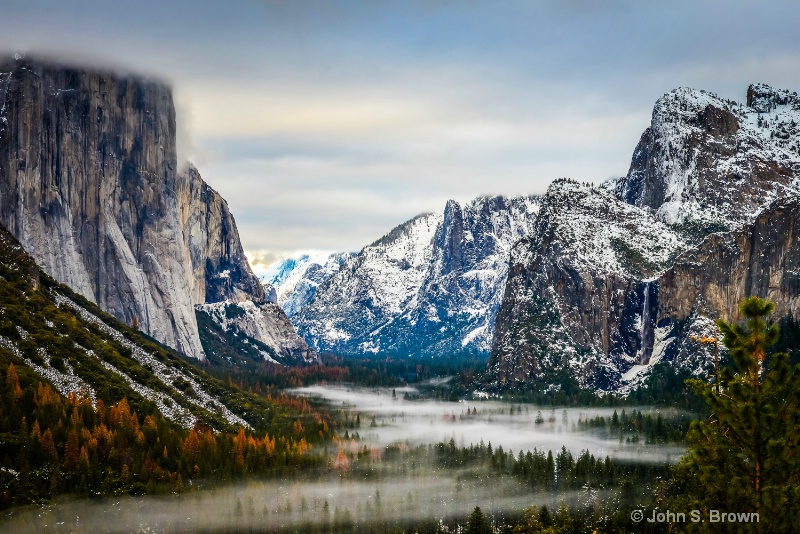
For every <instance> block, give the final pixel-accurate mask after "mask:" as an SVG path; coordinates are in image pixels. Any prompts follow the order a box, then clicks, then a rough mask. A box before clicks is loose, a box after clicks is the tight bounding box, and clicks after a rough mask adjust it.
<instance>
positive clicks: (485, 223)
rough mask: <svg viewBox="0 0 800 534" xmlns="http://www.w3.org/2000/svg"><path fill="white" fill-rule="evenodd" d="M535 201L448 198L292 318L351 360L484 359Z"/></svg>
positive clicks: (354, 264)
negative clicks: (515, 248) (511, 259)
mask: <svg viewBox="0 0 800 534" xmlns="http://www.w3.org/2000/svg"><path fill="white" fill-rule="evenodd" d="M537 210H538V199H537V198H536V197H513V198H505V197H480V198H477V199H475V200H473V201H471V202H469V203H467V204H465V205H463V206H462V205H460V204H459V203H458V202H455V201H452V200H451V201H449V202H448V203H447V205H446V206H445V209H444V211H443V212H437V213H426V214H422V215H419V216H417V217H415V218H413V219H411V220H410V221H407V222H406V223H403V224H402V225H400V226H398V227H397V228H395V229H394V230H392V231H391V232H389V233H388V234H387V235H385V236H384V237H382V238H381V239H379V240H377V241H375V242H374V243H372V244H371V245H369V246H366V247H364V249H363V250H362V251H361V252H360V253H359V254H358V255H357V256H354V257H352V258H349V259H347V260H346V261H345V262H344V263H343V264H342V266H341V268H340V269H339V270H338V272H336V273H335V274H334V275H333V276H332V277H330V278H329V279H328V280H327V281H326V282H325V283H323V284H322V285H320V286H319V287H318V288H317V292H316V296H315V297H314V299H313V300H312V301H311V302H310V303H309V304H308V305H306V306H305V307H304V308H303V309H301V310H300V312H299V313H297V314H296V315H294V316H293V317H292V320H293V322H294V324H295V325H296V326H297V328H298V332H300V334H301V335H303V336H304V337H305V339H306V340H307V341H308V342H309V343H310V344H311V345H312V346H313V347H314V348H316V349H317V350H320V351H323V350H324V351H334V352H338V353H349V354H363V353H376V354H392V355H397V356H450V355H465V354H487V353H488V351H489V347H490V342H491V338H492V332H493V327H494V316H495V314H496V312H497V308H498V307H499V305H500V300H501V298H502V291H503V287H504V286H505V279H506V276H507V274H508V256H509V253H510V251H511V247H512V245H513V244H514V242H516V241H517V240H519V239H520V238H522V237H524V236H525V235H527V234H528V233H529V232H530V230H531V228H532V224H533V221H534V217H535V214H536V212H537Z"/></svg>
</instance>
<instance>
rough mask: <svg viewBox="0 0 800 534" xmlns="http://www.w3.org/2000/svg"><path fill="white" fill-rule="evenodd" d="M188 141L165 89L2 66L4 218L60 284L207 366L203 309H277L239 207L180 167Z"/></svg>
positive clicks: (139, 81)
mask: <svg viewBox="0 0 800 534" xmlns="http://www.w3.org/2000/svg"><path fill="white" fill-rule="evenodd" d="M175 133H176V128H175V109H174V105H173V102H172V94H171V91H170V89H169V87H168V86H167V85H165V84H163V83H161V82H158V81H155V80H148V79H145V78H142V77H138V76H133V75H124V74H118V73H115V72H111V71H103V70H95V69H87V68H78V67H64V66H62V65H56V64H51V63H48V62H43V61H36V60H30V59H26V58H19V59H17V58H15V59H13V60H7V61H5V62H3V63H2V64H0V223H2V224H3V225H4V226H6V227H7V228H8V229H9V230H10V231H11V232H12V234H14V235H15V236H16V237H17V238H18V239H19V241H20V242H21V243H22V245H23V246H24V247H25V249H26V250H27V251H29V252H30V254H31V255H32V256H33V257H34V258H35V260H36V262H37V263H38V264H39V265H40V266H41V267H42V269H43V270H44V271H45V272H47V273H48V274H49V275H51V276H53V277H54V278H55V279H56V280H58V281H59V282H62V283H64V284H66V285H68V286H70V287H72V288H74V289H75V290H76V291H77V292H79V293H80V294H82V295H84V296H85V297H87V298H88V299H90V300H91V301H93V302H95V303H97V304H98V305H99V306H100V307H101V308H102V309H103V310H106V311H107V312H109V313H111V314H113V315H114V316H115V317H117V318H118V319H120V320H122V321H124V322H126V323H128V324H131V323H133V322H134V321H135V322H137V323H138V325H139V328H141V329H142V330H143V331H144V332H146V333H148V334H150V335H152V336H153V337H154V338H156V339H157V340H159V341H161V342H163V343H165V344H167V345H169V346H171V347H174V348H175V349H177V350H179V351H181V352H183V353H184V354H187V355H189V356H193V357H195V358H200V359H202V358H203V357H204V352H203V348H202V345H201V341H200V337H199V334H198V327H197V320H196V317H195V305H198V304H204V303H206V302H221V301H226V300H232V301H235V302H241V301H245V300H251V301H253V302H255V303H257V304H258V305H265V306H266V305H268V303H266V302H265V297H264V292H263V289H262V288H261V286H260V284H259V283H258V280H257V279H256V277H255V276H254V275H253V273H252V271H251V270H250V267H249V265H248V264H247V261H246V259H245V258H244V254H243V252H242V247H241V244H240V242H239V237H238V234H237V232H236V225H235V223H234V220H233V217H232V216H231V214H230V212H229V211H228V208H227V205H226V203H225V201H224V200H223V199H222V198H221V197H220V196H219V195H218V194H217V193H216V192H215V191H213V189H211V188H209V187H208V185H207V184H205V182H203V180H202V179H201V178H200V175H199V173H197V171H196V169H194V168H192V167H189V168H188V169H186V170H184V171H180V170H179V168H178V162H177V156H176V149H175ZM276 318H277V319H276V320H281V321H286V319H285V316H283V315H282V314H279V315H276ZM287 324H288V323H287ZM289 330H291V328H289ZM295 337H296V336H295ZM296 341H297V340H296V339H292V340H291V343H295V342H296Z"/></svg>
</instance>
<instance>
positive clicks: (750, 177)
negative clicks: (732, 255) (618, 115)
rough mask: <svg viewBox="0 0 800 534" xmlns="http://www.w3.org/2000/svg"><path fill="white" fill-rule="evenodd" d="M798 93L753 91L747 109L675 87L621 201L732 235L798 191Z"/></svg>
mask: <svg viewBox="0 0 800 534" xmlns="http://www.w3.org/2000/svg"><path fill="white" fill-rule="evenodd" d="M799 112H800V98H798V96H797V94H796V93H789V92H788V91H782V90H774V89H772V88H770V87H768V86H766V85H752V86H750V88H749V89H748V92H747V105H742V104H739V103H736V102H731V101H728V100H722V99H720V98H718V97H717V96H715V95H713V94H711V93H707V92H705V91H697V90H693V89H676V90H674V91H672V92H670V93H668V94H666V95H664V96H663V97H661V98H660V99H659V100H658V101H657V102H656V105H655V107H654V109H653V118H652V123H651V126H650V128H648V129H647V130H645V132H644V134H642V138H641V140H640V141H639V144H638V145H637V147H636V150H635V151H634V154H633V158H632V160H631V167H630V170H629V172H628V175H627V177H625V178H623V179H621V180H619V181H617V182H616V183H615V184H614V185H613V187H614V189H615V192H616V194H617V196H618V197H619V198H620V199H622V200H624V201H625V202H628V203H630V204H634V205H636V206H639V207H642V208H648V209H650V210H652V211H653V212H654V213H655V214H656V217H658V218H659V219H661V220H663V221H664V222H667V223H669V224H676V223H683V224H688V225H700V226H705V227H707V228H708V229H709V230H714V231H719V230H724V229H731V228H734V227H736V226H737V225H738V224H741V223H744V222H749V221H752V219H753V217H755V216H756V215H757V214H758V213H759V212H760V211H761V210H762V209H763V208H764V207H765V206H766V205H767V204H769V203H770V202H771V201H773V200H775V199H776V198H779V197H781V196H785V195H787V194H791V193H793V192H795V191H797V185H798V184H797V176H798V175H800V158H798V155H799V154H800V144H798V132H800V126H798V123H797V121H798V119H799V118H800V113H799Z"/></svg>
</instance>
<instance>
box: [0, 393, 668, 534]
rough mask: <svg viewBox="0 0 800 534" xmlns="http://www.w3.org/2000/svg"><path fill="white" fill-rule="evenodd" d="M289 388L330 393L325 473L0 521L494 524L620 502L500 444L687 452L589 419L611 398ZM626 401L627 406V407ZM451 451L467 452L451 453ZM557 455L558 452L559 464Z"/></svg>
mask: <svg viewBox="0 0 800 534" xmlns="http://www.w3.org/2000/svg"><path fill="white" fill-rule="evenodd" d="M293 393H294V394H297V395H303V396H306V397H313V398H315V399H317V400H318V401H320V402H323V403H325V404H326V405H327V407H328V409H329V410H330V411H331V412H338V416H339V419H340V420H343V421H344V427H343V428H341V429H340V430H339V438H340V439H339V440H338V442H333V443H330V444H329V445H327V446H324V447H323V446H317V447H316V448H315V449H314V450H313V451H312V453H311V454H321V455H324V456H326V457H327V465H328V468H327V469H325V470H323V471H321V472H303V473H301V474H297V475H295V476H294V477H293V478H287V479H284V480H250V481H249V482H246V483H238V484H228V485H219V484H218V483H213V482H210V481H209V482H208V483H207V481H203V480H186V481H184V482H185V487H186V489H187V490H189V491H186V492H184V493H182V494H176V495H167V496H146V497H132V496H121V497H118V498H103V499H88V500H87V499H84V500H69V499H62V500H60V501H57V502H55V503H51V504H48V505H45V506H41V507H28V508H18V509H14V510H12V511H10V512H9V513H8V514H7V515H6V516H5V519H4V520H2V521H0V529H2V530H4V531H13V532H19V533H38V532H109V533H123V532H125V533H127V532H163V533H171V532H220V531H225V532H239V531H241V532H247V531H269V532H281V531H286V532H294V531H300V532H307V531H310V532H316V531H320V532H330V531H339V532H348V531H351V530H352V529H354V528H358V529H359V530H362V531H383V529H384V528H386V527H387V525H394V526H397V525H406V526H409V525H414V526H416V525H418V524H419V523H420V522H426V524H428V525H430V524H432V523H433V524H435V523H439V522H447V521H460V522H462V524H463V520H464V518H466V517H467V516H468V515H469V514H470V512H471V511H472V510H473V509H474V508H475V507H476V506H480V507H481V510H482V511H483V513H484V514H486V515H487V516H488V517H489V518H490V519H492V520H494V521H497V522H501V521H507V520H509V518H511V520H514V519H515V518H516V519H518V518H519V517H521V514H522V512H523V511H524V510H525V509H526V508H528V507H530V506H531V505H537V506H540V507H541V506H542V505H547V506H548V507H549V508H550V509H551V510H555V509H556V508H557V507H559V506H560V505H561V504H566V505H567V506H569V507H570V508H573V509H574V508H576V507H577V508H582V509H585V510H596V509H599V508H598V507H605V508H609V507H610V508H614V507H619V506H620V503H622V502H623V500H624V496H623V495H622V494H621V492H620V489H619V487H614V486H604V485H603V484H599V485H598V484H596V483H586V484H583V483H582V484H583V485H582V486H581V485H577V486H576V485H572V486H570V485H566V484H564V485H563V486H559V484H560V483H561V482H560V481H559V480H558V476H559V475H556V480H557V483H556V484H555V485H548V484H550V483H549V482H542V483H541V484H540V483H538V482H533V480H534V478H535V477H536V476H537V475H532V476H533V478H531V476H528V477H527V478H526V477H522V476H519V475H518V474H517V475H515V474H512V473H513V469H512V468H511V467H509V468H506V469H503V468H502V467H498V466H497V465H496V464H495V460H496V459H497V458H498V451H505V452H504V454H505V457H503V456H502V454H501V455H500V456H499V457H500V461H501V462H506V458H507V459H508V462H513V461H514V460H513V458H515V457H519V458H520V461H522V456H523V454H521V453H527V452H528V451H538V452H537V453H536V454H539V455H540V456H539V457H540V458H542V459H543V458H544V456H546V455H547V453H548V452H549V451H552V454H553V456H557V455H558V454H559V453H561V454H564V453H563V449H562V447H565V448H566V450H568V451H570V452H571V453H572V455H573V456H574V457H575V458H576V459H577V458H578V457H579V456H580V455H582V454H583V455H585V453H584V451H588V452H589V453H590V454H592V455H594V457H596V458H597V459H598V461H599V460H602V459H604V458H605V457H606V456H608V457H609V458H611V459H612V460H614V461H615V462H622V463H630V464H638V465H645V466H652V468H656V469H658V466H659V465H660V466H664V465H666V464H669V463H674V462H676V461H677V460H678V459H679V457H680V456H681V454H682V452H683V449H682V448H681V447H678V446H670V445H654V444H645V443H643V442H639V443H630V442H629V441H630V440H628V439H627V437H624V436H623V438H622V439H620V437H618V436H617V437H612V436H609V435H606V434H607V432H605V430H604V429H605V427H602V428H600V427H598V428H588V427H587V425H586V424H585V422H586V421H587V420H593V419H595V418H596V417H598V416H601V417H605V418H610V417H612V415H613V412H614V408H567V409H564V408H556V409H552V408H540V407H537V406H535V405H526V404H516V403H514V404H510V403H504V402H500V401H493V400H482V401H481V400H476V401H464V402H449V401H434V400H424V399H420V398H419V397H420V390H418V389H415V388H411V387H406V388H396V389H394V390H392V389H378V388H371V389H366V388H355V387H329V386H311V387H306V388H300V389H296V390H293ZM414 399H416V400H414ZM632 409H633V408H631V407H626V410H627V411H628V413H630V412H631V411H632ZM637 410H638V408H637ZM642 410H643V411H645V413H649V412H650V411H652V413H656V410H655V409H649V408H642ZM617 411H618V412H620V413H621V411H622V409H621V408H617ZM658 414H660V415H662V417H664V418H665V420H669V419H670V418H672V417H677V416H678V415H679V413H678V412H677V411H674V410H669V409H661V410H659V411H658ZM620 435H622V434H620ZM489 444H491V448H489V447H488V445H489ZM473 446H475V447H476V449H477V448H480V450H481V451H482V452H480V453H478V454H476V455H474V456H472V457H471V458H472V459H471V460H469V459H468V460H466V461H463V458H467V457H468V456H469V453H467V451H466V449H470V448H471V447H473ZM487 449H488V450H489V451H490V452H489V453H488V456H487V453H486V450H487ZM492 454H494V457H493V456H492ZM481 455H483V456H481ZM451 456H452V457H459V458H462V460H457V461H455V462H453V463H450V462H449V458H450V457H451ZM528 456H529V457H530V455H528ZM476 458H477V460H476ZM487 458H489V459H491V460H492V462H488V461H487ZM558 462H559V458H556V466H557V465H558ZM598 465H599V464H598ZM517 467H519V466H517ZM557 469H558V467H557Z"/></svg>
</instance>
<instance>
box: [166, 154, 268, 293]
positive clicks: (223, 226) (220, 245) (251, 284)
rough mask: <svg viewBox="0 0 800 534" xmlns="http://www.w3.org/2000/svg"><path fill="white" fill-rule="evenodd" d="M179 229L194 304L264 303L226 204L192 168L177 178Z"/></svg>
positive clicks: (188, 168)
mask: <svg viewBox="0 0 800 534" xmlns="http://www.w3.org/2000/svg"><path fill="white" fill-rule="evenodd" d="M180 186H181V189H180V195H179V196H180V198H179V200H178V205H179V206H180V218H181V226H182V228H183V230H184V237H185V240H186V246H187V247H188V249H189V255H190V257H191V260H192V271H193V276H194V289H195V291H194V302H197V303H206V302H207V303H211V302H222V301H225V300H234V301H236V302H242V301H245V300H248V299H254V300H257V301H262V300H266V296H265V294H264V288H263V287H262V286H261V284H260V283H259V281H258V278H256V276H255V275H254V274H253V271H252V270H251V269H250V264H249V263H248V262H247V258H245V255H244V250H243V249H242V243H241V241H240V240H239V232H238V231H237V230H236V221H234V220H233V215H231V212H230V210H228V203H227V202H226V201H225V199H223V198H222V197H221V196H220V195H219V193H217V192H216V191H214V190H213V189H212V188H211V187H209V185H208V184H207V183H205V182H204V181H203V179H202V178H201V177H200V173H199V172H197V169H195V168H194V167H193V166H192V165H189V166H188V167H187V168H186V169H185V170H183V171H182V172H181V175H180Z"/></svg>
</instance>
